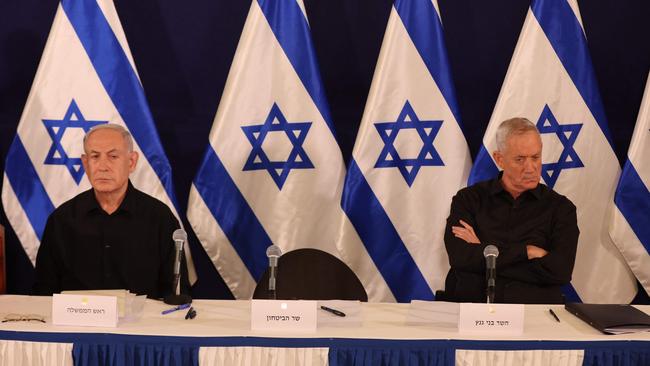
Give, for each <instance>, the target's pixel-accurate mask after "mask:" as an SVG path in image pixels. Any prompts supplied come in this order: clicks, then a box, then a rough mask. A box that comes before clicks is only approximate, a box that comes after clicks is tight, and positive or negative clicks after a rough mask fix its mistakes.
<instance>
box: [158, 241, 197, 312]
mask: <svg viewBox="0 0 650 366" xmlns="http://www.w3.org/2000/svg"><path fill="white" fill-rule="evenodd" d="M172 240H174V247H175V250H176V253H175V255H174V281H173V282H172V294H171V295H167V296H165V298H164V301H165V304H170V305H182V304H189V303H191V302H192V298H191V297H190V296H189V295H181V262H182V261H183V246H184V244H185V242H186V241H187V233H186V232H185V230H183V229H176V230H175V231H174V233H173V234H172Z"/></svg>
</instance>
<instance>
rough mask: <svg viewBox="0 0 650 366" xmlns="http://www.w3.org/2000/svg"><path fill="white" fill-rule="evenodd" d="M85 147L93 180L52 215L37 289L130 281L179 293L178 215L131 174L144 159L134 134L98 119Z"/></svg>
mask: <svg viewBox="0 0 650 366" xmlns="http://www.w3.org/2000/svg"><path fill="white" fill-rule="evenodd" d="M84 152H85V154H84V155H82V162H83V166H84V169H85V171H86V173H87V174H88V179H89V180H90V183H91V185H92V187H93V188H92V189H90V190H88V191H85V192H83V193H81V194H79V195H77V196H76V197H74V198H73V199H71V200H69V201H67V202H65V203H63V204H62V205H61V206H59V207H58V208H57V209H56V210H54V212H52V214H51V215H50V217H49V218H48V220H47V224H46V226H45V232H44V234H43V239H42V241H41V246H40V248H39V251H38V255H37V257H36V283H35V285H34V292H35V293H36V294H39V295H51V294H52V293H57V292H60V291H63V290H88V289H128V290H130V291H132V292H135V293H137V294H146V295H147V296H149V297H152V298H160V297H162V296H164V295H167V294H170V293H172V282H173V261H174V255H175V253H174V243H173V240H172V233H173V232H174V230H175V229H177V228H178V227H179V225H178V221H177V220H176V218H175V217H174V215H173V214H172V212H171V210H170V209H169V207H167V206H166V205H165V204H164V203H162V202H160V201H158V200H157V199H155V198H153V197H151V196H149V195H147V194H145V193H143V192H140V191H138V190H137V189H135V188H134V187H133V186H132V185H131V183H130V182H129V174H130V173H132V172H133V171H134V170H135V167H136V163H137V161H138V153H137V152H135V151H133V142H132V139H131V135H130V134H129V132H128V131H127V130H125V129H124V128H122V127H121V126H119V125H115V124H103V125H99V126H96V127H94V128H93V129H91V130H90V131H89V132H88V133H87V134H86V136H85V137H84ZM183 269H184V272H185V273H186V269H185V268H183ZM182 277H184V278H185V280H184V283H183V288H184V289H187V288H188V286H189V285H188V283H187V276H182Z"/></svg>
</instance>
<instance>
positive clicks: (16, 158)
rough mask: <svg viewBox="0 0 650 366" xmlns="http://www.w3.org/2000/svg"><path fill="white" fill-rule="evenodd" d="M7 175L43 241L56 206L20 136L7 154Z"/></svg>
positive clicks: (15, 138)
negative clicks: (47, 224)
mask: <svg viewBox="0 0 650 366" xmlns="http://www.w3.org/2000/svg"><path fill="white" fill-rule="evenodd" d="M5 173H6V174H7V178H8V179H9V183H10V184H11V188H12V189H13V191H14V193H15V194H16V197H17V198H18V202H20V205H21V206H22V207H23V210H24V211H25V215H27V218H28V219H29V222H30V223H31V224H32V228H33V229H34V231H35V232H36V236H38V240H41V237H42V236H43V231H44V230H45V223H46V222H47V217H48V216H49V215H50V213H51V212H52V211H54V205H53V204H52V201H50V196H48V194H47V192H46V191H45V187H43V183H41V179H40V178H39V177H38V173H36V169H34V165H33V164H32V161H31V160H30V159H29V155H27V150H25V146H24V145H23V143H22V141H20V136H18V135H16V137H14V141H13V143H12V144H11V147H9V151H8V152H7V161H6V163H5ZM5 209H6V207H5Z"/></svg>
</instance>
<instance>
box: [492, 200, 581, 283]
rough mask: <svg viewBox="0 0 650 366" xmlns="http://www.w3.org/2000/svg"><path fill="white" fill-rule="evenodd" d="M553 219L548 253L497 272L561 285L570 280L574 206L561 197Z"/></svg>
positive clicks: (574, 238)
mask: <svg viewBox="0 0 650 366" xmlns="http://www.w3.org/2000/svg"><path fill="white" fill-rule="evenodd" d="M552 220H553V225H552V227H553V229H552V230H551V237H550V245H549V246H548V248H547V249H546V250H547V252H548V254H547V255H545V256H544V257H542V258H535V259H532V260H527V261H524V262H522V263H519V264H517V265H514V266H511V267H508V268H504V269H502V270H501V272H500V273H499V275H500V276H503V277H507V278H512V279H515V280H518V281H524V282H529V283H534V284H538V285H564V284H567V283H569V282H570V281H571V273H572V272H573V266H574V263H575V258H576V250H577V247H578V236H579V233H580V231H579V229H578V221H577V216H576V207H575V206H574V205H573V203H571V201H569V200H568V199H566V198H564V199H563V200H562V201H561V202H560V204H559V205H558V209H557V211H556V213H555V215H554V217H553V219H552ZM524 244H533V245H534V244H535V243H524ZM523 246H524V247H525V245H523ZM497 271H498V267H497Z"/></svg>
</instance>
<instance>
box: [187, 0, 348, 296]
mask: <svg viewBox="0 0 650 366" xmlns="http://www.w3.org/2000/svg"><path fill="white" fill-rule="evenodd" d="M334 136H335V135H334V129H333V125H332V121H331V117H330V112H329V107H328V105H327V101H326V99H325V93H324V90H323V85H322V83H321V78H320V74H319V70H318V65H317V62H316V58H315V53H314V48H313V45H312V40H311V35H310V30H309V24H308V22H307V17H306V13H305V9H304V6H303V3H302V1H300V0H298V1H296V0H254V1H252V4H251V7H250V11H249V13H248V18H247V19H246V23H245V25H244V29H243V32H242V34H241V38H240V40H239V45H238V47H237V51H236V53H235V57H234V59H233V63H232V65H231V68H230V73H229V75H228V80H227V82H226V86H225V89H224V92H223V96H222V97H221V101H220V103H219V108H218V110H217V115H216V117H215V119H214V123H213V125H212V130H211V131H210V136H209V146H208V148H207V150H206V153H205V156H204V159H203V162H202V164H201V167H200V169H199V171H198V173H197V174H196V177H195V179H194V182H193V185H192V188H191V192H190V196H189V205H188V212H187V216H188V219H189V221H190V223H191V224H192V227H193V229H194V231H195V233H196V234H197V236H198V238H199V240H200V241H201V243H202V245H203V247H204V248H205V250H206V252H207V253H208V255H209V257H210V259H211V260H212V262H213V263H214V265H215V267H216V268H217V270H218V271H219V273H220V274H221V276H222V277H223V279H224V281H225V282H226V284H227V285H228V286H229V288H230V290H231V291H232V293H233V295H234V296H235V297H236V298H238V299H247V298H250V297H251V295H252V294H253V291H254V289H255V285H256V281H257V280H258V279H259V278H260V277H261V276H262V274H263V273H264V270H265V269H266V268H267V267H268V260H267V257H266V254H265V253H266V249H267V247H268V246H269V245H271V244H275V245H278V246H279V247H280V248H281V249H282V251H283V252H287V251H290V250H292V249H296V248H300V247H312V248H318V249H321V250H324V251H327V252H329V253H331V254H333V255H335V256H339V254H338V251H337V249H336V241H337V239H338V236H339V232H340V228H339V227H340V221H341V217H342V216H343V212H342V210H341V208H340V199H341V191H342V189H343V178H344V174H345V166H344V164H343V158H342V154H341V151H340V148H339V146H338V143H337V142H336V139H335V137H334Z"/></svg>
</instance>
